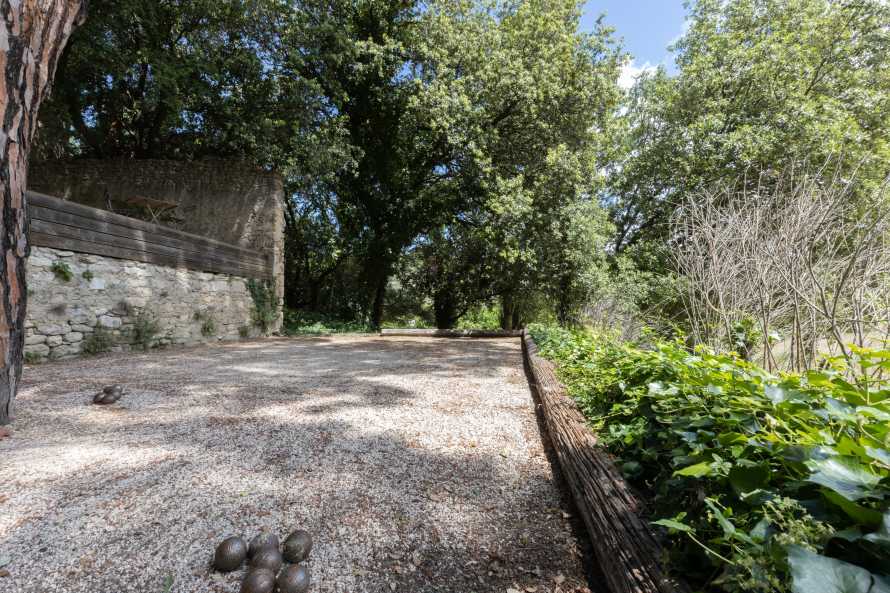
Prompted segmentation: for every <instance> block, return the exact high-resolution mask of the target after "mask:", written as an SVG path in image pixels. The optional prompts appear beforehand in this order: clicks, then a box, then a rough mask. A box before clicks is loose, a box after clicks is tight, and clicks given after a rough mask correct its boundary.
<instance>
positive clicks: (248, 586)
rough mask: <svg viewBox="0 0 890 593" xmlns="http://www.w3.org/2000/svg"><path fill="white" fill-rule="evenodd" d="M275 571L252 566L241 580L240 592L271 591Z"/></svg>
mask: <svg viewBox="0 0 890 593" xmlns="http://www.w3.org/2000/svg"><path fill="white" fill-rule="evenodd" d="M274 589H275V573H274V572H272V571H271V570H269V569H268V568H252V569H250V570H249V571H248V572H247V576H246V577H244V580H243V581H241V593H272V591H273V590H274Z"/></svg>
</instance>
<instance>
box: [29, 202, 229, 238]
mask: <svg viewBox="0 0 890 593" xmlns="http://www.w3.org/2000/svg"><path fill="white" fill-rule="evenodd" d="M27 193H28V201H29V203H30V204H33V205H35V206H42V207H44V208H49V209H51V210H60V211H62V212H70V213H72V214H80V215H81V216H86V217H91V218H97V219H99V220H104V221H106V222H111V223H116V224H121V225H124V226H130V227H132V228H136V229H141V230H144V231H149V232H153V233H157V234H158V235H173V236H181V237H188V238H190V239H193V240H195V241H202V242H207V243H212V244H215V245H219V246H221V247H223V248H225V247H237V248H239V249H244V248H241V247H238V246H234V245H231V244H229V243H225V242H223V241H217V240H216V239H211V238H209V237H202V236H201V235H194V234H192V233H186V232H184V231H179V230H176V229H171V228H169V227H164V226H160V225H157V224H154V223H151V222H145V221H144V220H139V219H137V218H130V217H129V216H123V215H122V214H115V213H114V212H108V211H107V210H100V209H98V208H92V207H90V206H84V205H83V204H78V203H77V202H72V201H70V200H62V199H59V198H56V197H53V196H48V195H46V194H41V193H39V192H33V191H29V192H27Z"/></svg>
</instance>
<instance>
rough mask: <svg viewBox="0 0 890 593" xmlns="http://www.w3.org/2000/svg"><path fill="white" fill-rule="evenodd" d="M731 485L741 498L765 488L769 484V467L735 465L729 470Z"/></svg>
mask: <svg viewBox="0 0 890 593" xmlns="http://www.w3.org/2000/svg"><path fill="white" fill-rule="evenodd" d="M729 483H730V485H731V486H732V489H733V490H734V491H735V493H736V494H737V495H739V496H741V495H743V494H747V493H748V492H751V491H753V490H757V489H758V488H763V487H764V486H766V485H767V484H768V483H769V465H767V464H758V465H752V466H742V465H735V466H733V468H732V469H731V470H729Z"/></svg>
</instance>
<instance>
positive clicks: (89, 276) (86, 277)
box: [81, 270, 95, 282]
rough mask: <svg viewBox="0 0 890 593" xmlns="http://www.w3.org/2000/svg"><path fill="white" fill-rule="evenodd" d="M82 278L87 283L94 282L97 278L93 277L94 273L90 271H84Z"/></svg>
mask: <svg viewBox="0 0 890 593" xmlns="http://www.w3.org/2000/svg"><path fill="white" fill-rule="evenodd" d="M81 277H83V279H84V280H86V281H87V282H92V281H93V278H95V276H93V273H92V272H91V271H90V270H84V271H83V273H82V274H81Z"/></svg>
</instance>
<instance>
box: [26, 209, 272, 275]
mask: <svg viewBox="0 0 890 593" xmlns="http://www.w3.org/2000/svg"><path fill="white" fill-rule="evenodd" d="M31 229H32V230H33V232H35V233H42V234H44V235H54V236H57V237H63V238H68V239H79V240H83V241H88V242H90V243H98V244H102V245H109V246H112V247H120V248H122V249H131V250H135V251H141V252H145V253H147V254H154V255H158V256H162V257H168V258H172V259H174V260H176V261H182V262H183V263H184V265H187V266H188V265H190V264H194V265H198V266H202V267H206V266H213V265H217V266H224V267H227V268H230V269H241V270H244V271H245V272H250V273H252V274H261V273H263V272H264V271H265V266H263V265H260V264H254V263H251V262H242V261H240V260H239V259H238V258H236V257H226V256H224V255H220V254H215V253H213V252H212V251H205V252H196V251H186V250H183V249H178V248H175V247H168V246H166V245H162V244H159V243H151V242H146V241H142V240H141V239H139V238H137V237H121V236H117V235H111V234H108V233H101V232H98V231H93V230H90V229H86V228H83V227H75V226H68V225H64V224H59V223H55V222H48V221H45V220H40V219H32V220H31Z"/></svg>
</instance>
